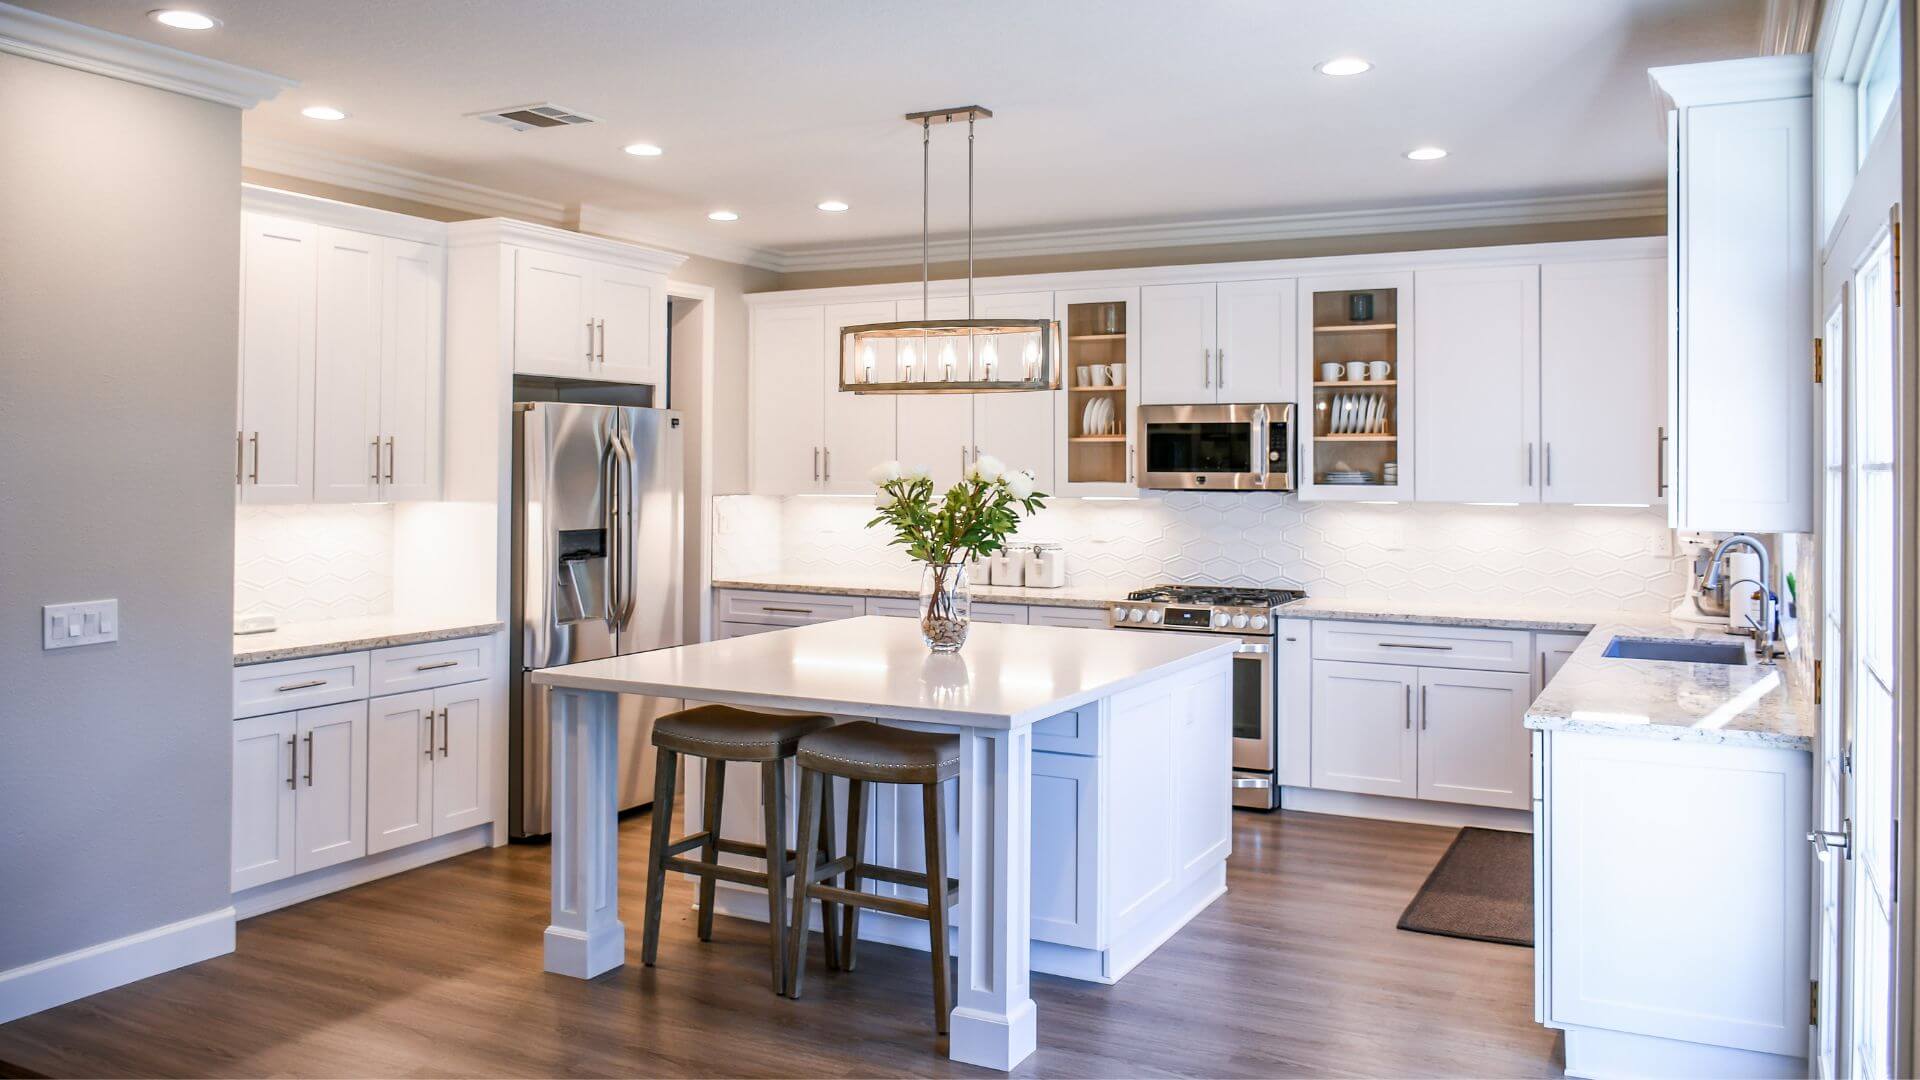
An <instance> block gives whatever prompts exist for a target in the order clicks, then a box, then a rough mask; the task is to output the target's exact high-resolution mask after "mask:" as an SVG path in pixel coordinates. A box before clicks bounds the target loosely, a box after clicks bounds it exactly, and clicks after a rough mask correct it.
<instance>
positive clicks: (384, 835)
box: [367, 690, 436, 855]
mask: <svg viewBox="0 0 1920 1080" xmlns="http://www.w3.org/2000/svg"><path fill="white" fill-rule="evenodd" d="M435 719H436V712H435V706H434V702H433V691H431V690H416V691H414V692H412V693H410V694H392V695H389V696H387V697H379V698H374V699H373V702H372V705H371V706H370V708H369V709H368V713H367V854H369V855H378V854H379V853H381V852H383V851H391V850H393V849H394V848H397V847H405V846H406V845H408V844H412V843H417V842H419V841H421V840H425V839H427V838H428V837H431V836H432V835H433V766H434V761H433V755H434V750H435V746H436V743H435V738H434V731H435V728H434V721H435Z"/></svg>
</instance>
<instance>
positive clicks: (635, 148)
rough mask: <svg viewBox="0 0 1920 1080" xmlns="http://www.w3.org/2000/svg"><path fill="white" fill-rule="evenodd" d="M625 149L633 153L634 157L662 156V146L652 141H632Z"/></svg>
mask: <svg viewBox="0 0 1920 1080" xmlns="http://www.w3.org/2000/svg"><path fill="white" fill-rule="evenodd" d="M625 149H626V151H627V153H629V154H632V155H633V156H634V157H659V156H660V148H659V147H657V146H655V145H653V144H652V143H650V142H637V143H631V144H629V145H628V146H627V147H626V148H625Z"/></svg>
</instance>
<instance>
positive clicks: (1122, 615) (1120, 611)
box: [1113, 607, 1127, 622]
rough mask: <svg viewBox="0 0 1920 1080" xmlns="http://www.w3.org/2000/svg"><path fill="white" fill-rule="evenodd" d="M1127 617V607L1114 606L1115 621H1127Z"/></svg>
mask: <svg viewBox="0 0 1920 1080" xmlns="http://www.w3.org/2000/svg"><path fill="white" fill-rule="evenodd" d="M1126 618H1127V609H1126V608H1123V607H1117V608H1114V609H1113V621H1114V622H1125V621H1126Z"/></svg>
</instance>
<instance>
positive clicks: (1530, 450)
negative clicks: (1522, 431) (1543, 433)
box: [1527, 443, 1533, 487]
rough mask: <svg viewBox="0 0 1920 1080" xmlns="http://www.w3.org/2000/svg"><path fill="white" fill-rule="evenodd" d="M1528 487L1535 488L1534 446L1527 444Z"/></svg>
mask: <svg viewBox="0 0 1920 1080" xmlns="http://www.w3.org/2000/svg"><path fill="white" fill-rule="evenodd" d="M1527 486H1528V487H1532V486H1533V444H1532V443H1528V444H1527Z"/></svg>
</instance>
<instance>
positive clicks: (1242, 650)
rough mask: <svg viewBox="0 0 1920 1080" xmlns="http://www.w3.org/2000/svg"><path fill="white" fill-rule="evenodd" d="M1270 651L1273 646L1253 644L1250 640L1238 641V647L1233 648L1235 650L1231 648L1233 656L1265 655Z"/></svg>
mask: <svg viewBox="0 0 1920 1080" xmlns="http://www.w3.org/2000/svg"><path fill="white" fill-rule="evenodd" d="M1272 651H1273V646H1271V645H1260V644H1255V643H1252V642H1246V641H1243V642H1241V643H1240V647H1239V648H1237V649H1235V650H1233V655H1235V656H1265V655H1267V654H1268V653H1270V652H1272Z"/></svg>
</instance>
